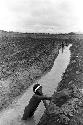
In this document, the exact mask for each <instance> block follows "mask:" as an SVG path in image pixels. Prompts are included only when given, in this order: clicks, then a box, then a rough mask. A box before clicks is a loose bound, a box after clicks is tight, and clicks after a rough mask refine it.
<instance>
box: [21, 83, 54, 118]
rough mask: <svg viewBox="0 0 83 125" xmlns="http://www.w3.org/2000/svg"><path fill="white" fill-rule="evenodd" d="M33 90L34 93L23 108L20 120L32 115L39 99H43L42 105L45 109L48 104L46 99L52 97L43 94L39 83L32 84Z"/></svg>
mask: <svg viewBox="0 0 83 125" xmlns="http://www.w3.org/2000/svg"><path fill="white" fill-rule="evenodd" d="M33 92H34V95H33V96H32V98H31V99H30V101H29V104H28V106H26V107H25V109H24V114H23V117H22V120H27V119H28V118H31V117H32V116H33V115H34V112H35V111H36V109H37V107H38V105H39V103H40V102H41V100H42V101H43V103H44V106H45V107H46V109H47V106H48V104H47V103H46V100H51V99H52V97H47V96H44V95H43V93H42V86H41V85H40V84H35V85H34V86H33Z"/></svg>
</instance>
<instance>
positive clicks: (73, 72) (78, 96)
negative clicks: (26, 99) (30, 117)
mask: <svg viewBox="0 0 83 125" xmlns="http://www.w3.org/2000/svg"><path fill="white" fill-rule="evenodd" d="M67 41H68V42H69V43H71V44H72V46H71V47H70V51H71V58H70V63H69V65H68V67H67V69H66V70H65V73H64V74H63V76H62V80H61V81H60V83H59V84H58V87H57V90H56V91H55V92H54V94H53V95H52V100H51V102H50V104H49V105H48V110H45V112H44V114H43V116H42V118H41V120H40V122H39V123H38V125H83V36H81V35H78V36H74V37H71V38H69V39H67Z"/></svg>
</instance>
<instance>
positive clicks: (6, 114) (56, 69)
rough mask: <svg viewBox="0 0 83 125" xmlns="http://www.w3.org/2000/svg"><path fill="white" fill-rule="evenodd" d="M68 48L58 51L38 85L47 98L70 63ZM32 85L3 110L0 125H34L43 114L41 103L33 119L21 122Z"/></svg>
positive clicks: (30, 94)
mask: <svg viewBox="0 0 83 125" xmlns="http://www.w3.org/2000/svg"><path fill="white" fill-rule="evenodd" d="M69 47H70V46H68V47H65V49H64V52H63V53H62V50H60V51H59V55H58V57H57V58H56V60H55V62H54V66H53V67H52V69H51V71H50V72H48V73H47V74H46V75H45V76H43V77H42V78H41V79H40V80H39V81H38V83H40V84H41V85H42V86H43V92H44V94H46V95H47V96H49V95H50V96H51V95H52V94H53V92H54V90H55V88H56V87H57V84H58V82H60V80H61V76H62V73H63V72H65V69H66V68H67V65H68V64H69V61H70V58H69V57H70V51H69ZM32 87H33V85H32V86H31V87H30V88H29V89H28V90H27V91H26V92H25V93H24V94H23V95H22V96H21V97H20V98H18V100H16V103H14V104H13V105H11V107H10V108H8V109H6V110H4V111H2V112H1V114H0V125H36V124H37V123H38V122H39V120H40V118H41V116H42V114H43V113H44V110H45V107H44V105H43V103H42V102H41V103H40V105H39V107H38V109H37V111H36V112H35V115H34V118H33V119H31V120H29V121H27V122H26V123H24V122H22V121H21V117H22V115H23V111H24V108H25V106H26V105H27V104H28V103H29V100H30V98H31V97H32V95H33V92H32Z"/></svg>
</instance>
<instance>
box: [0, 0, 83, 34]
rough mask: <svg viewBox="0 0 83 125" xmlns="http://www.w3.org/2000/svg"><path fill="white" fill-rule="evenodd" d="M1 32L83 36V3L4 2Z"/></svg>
mask: <svg viewBox="0 0 83 125" xmlns="http://www.w3.org/2000/svg"><path fill="white" fill-rule="evenodd" d="M0 30H5V31H16V32H45V33H48V32H49V33H68V32H83V0H0Z"/></svg>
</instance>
